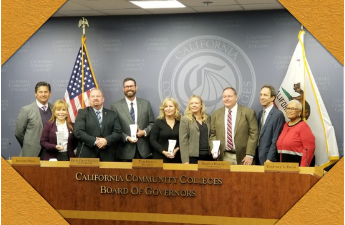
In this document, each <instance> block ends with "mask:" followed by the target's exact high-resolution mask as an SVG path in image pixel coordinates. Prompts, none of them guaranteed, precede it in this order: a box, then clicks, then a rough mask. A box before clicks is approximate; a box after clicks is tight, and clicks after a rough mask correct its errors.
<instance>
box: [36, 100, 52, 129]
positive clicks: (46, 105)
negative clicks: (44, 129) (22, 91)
mask: <svg viewBox="0 0 345 225" xmlns="http://www.w3.org/2000/svg"><path fill="white" fill-rule="evenodd" d="M36 103H37V106H38V108H40V109H42V107H43V106H45V107H46V109H45V110H44V111H47V109H48V106H49V105H48V102H47V103H46V104H45V105H42V104H41V103H40V102H39V101H38V100H37V99H36ZM42 110H43V109H42ZM43 125H44V124H43Z"/></svg>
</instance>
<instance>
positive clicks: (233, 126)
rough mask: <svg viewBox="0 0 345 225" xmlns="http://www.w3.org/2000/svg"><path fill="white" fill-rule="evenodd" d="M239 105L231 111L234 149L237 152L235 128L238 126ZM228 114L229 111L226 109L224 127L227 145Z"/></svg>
mask: <svg viewBox="0 0 345 225" xmlns="http://www.w3.org/2000/svg"><path fill="white" fill-rule="evenodd" d="M237 108H238V107H237V103H236V105H235V106H234V107H232V109H230V110H231V123H232V132H231V133H232V140H233V141H232V149H235V150H236V146H235V126H236V116H237ZM228 113H229V109H228V108H226V107H225V115H224V127H225V131H224V132H225V142H224V143H227V130H228Z"/></svg>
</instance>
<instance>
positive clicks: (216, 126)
mask: <svg viewBox="0 0 345 225" xmlns="http://www.w3.org/2000/svg"><path fill="white" fill-rule="evenodd" d="M223 104H224V107H222V108H220V109H218V110H217V111H215V112H214V113H213V114H212V116H211V133H210V146H211V149H212V150H213V141H214V140H220V148H219V156H218V158H217V160H221V161H230V163H231V164H235V165H236V164H243V165H252V163H253V157H254V156H255V149H256V147H257V143H258V133H259V132H258V122H257V119H256V116H255V112H254V110H252V109H249V108H247V107H244V106H240V105H238V104H237V94H236V90H235V89H234V88H232V87H227V88H225V89H224V90H223Z"/></svg>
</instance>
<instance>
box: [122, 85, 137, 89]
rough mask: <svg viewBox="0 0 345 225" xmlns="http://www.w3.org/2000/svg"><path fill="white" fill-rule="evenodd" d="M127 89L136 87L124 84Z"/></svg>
mask: <svg viewBox="0 0 345 225" xmlns="http://www.w3.org/2000/svg"><path fill="white" fill-rule="evenodd" d="M123 87H124V88H125V89H132V88H134V87H135V85H128V86H123Z"/></svg>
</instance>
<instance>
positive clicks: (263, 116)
mask: <svg viewBox="0 0 345 225" xmlns="http://www.w3.org/2000/svg"><path fill="white" fill-rule="evenodd" d="M265 114H266V110H264V111H263V112H262V116H261V124H260V134H261V131H262V128H263V127H264V125H265V124H264V122H265Z"/></svg>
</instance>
